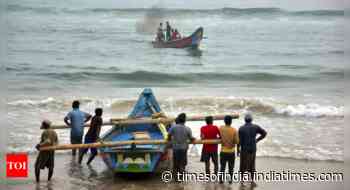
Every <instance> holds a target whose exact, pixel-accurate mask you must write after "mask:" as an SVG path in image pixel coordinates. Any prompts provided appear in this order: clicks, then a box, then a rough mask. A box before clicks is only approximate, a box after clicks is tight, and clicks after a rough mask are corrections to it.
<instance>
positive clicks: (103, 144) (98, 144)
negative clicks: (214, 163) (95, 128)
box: [40, 139, 221, 151]
mask: <svg viewBox="0 0 350 190" xmlns="http://www.w3.org/2000/svg"><path fill="white" fill-rule="evenodd" d="M167 143H169V142H168V141H167V140H129V141H115V142H96V143H90V144H61V145H56V146H46V147H41V148H40V151H49V150H69V149H80V148H102V147H115V146H121V145H131V144H135V145H145V144H167ZM189 144H221V140H220V139H215V140H194V141H193V142H189Z"/></svg>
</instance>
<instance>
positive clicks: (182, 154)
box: [179, 150, 187, 173]
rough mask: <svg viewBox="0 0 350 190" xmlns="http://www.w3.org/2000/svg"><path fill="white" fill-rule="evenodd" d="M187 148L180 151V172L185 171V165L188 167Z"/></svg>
mask: <svg viewBox="0 0 350 190" xmlns="http://www.w3.org/2000/svg"><path fill="white" fill-rule="evenodd" d="M186 152H187V151H186V150H181V151H180V163H179V170H180V173H184V172H185V167H186V156H187V155H186Z"/></svg>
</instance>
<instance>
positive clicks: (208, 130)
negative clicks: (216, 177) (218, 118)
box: [201, 116, 220, 174]
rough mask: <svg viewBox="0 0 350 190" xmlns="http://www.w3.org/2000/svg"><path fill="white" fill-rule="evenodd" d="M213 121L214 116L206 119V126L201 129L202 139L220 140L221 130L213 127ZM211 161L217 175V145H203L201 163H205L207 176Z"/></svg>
mask: <svg viewBox="0 0 350 190" xmlns="http://www.w3.org/2000/svg"><path fill="white" fill-rule="evenodd" d="M213 120H214V119H213V117H212V116H207V117H205V122H206V125H205V126H202V127H201V139H203V140H210V139H220V131H219V128H218V127H217V126H215V125H213ZM210 159H211V160H212V162H213V164H214V173H215V174H217V173H218V170H219V164H218V145H217V144H203V149H202V155H201V162H204V163H205V173H206V174H210Z"/></svg>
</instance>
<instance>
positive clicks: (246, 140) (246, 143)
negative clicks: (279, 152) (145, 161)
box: [169, 113, 267, 185]
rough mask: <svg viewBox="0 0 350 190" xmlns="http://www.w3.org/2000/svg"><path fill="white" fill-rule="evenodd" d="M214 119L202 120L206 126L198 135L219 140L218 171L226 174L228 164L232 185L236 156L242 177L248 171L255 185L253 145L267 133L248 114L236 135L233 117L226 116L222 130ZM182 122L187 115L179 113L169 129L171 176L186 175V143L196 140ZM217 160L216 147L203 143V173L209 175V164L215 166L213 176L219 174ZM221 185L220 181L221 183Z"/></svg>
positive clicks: (202, 137) (254, 148) (206, 138)
mask: <svg viewBox="0 0 350 190" xmlns="http://www.w3.org/2000/svg"><path fill="white" fill-rule="evenodd" d="M213 120H214V119H213V117H212V116H208V117H206V118H205V122H206V125H205V126H203V127H201V130H200V134H201V139H202V140H212V139H221V143H222V145H221V152H220V172H222V173H225V170H226V165H228V173H229V174H230V176H231V178H230V180H229V183H232V180H233V178H232V177H233V171H234V165H235V157H236V155H237V156H240V168H239V171H240V173H241V174H242V175H243V174H244V173H246V172H248V174H249V177H250V181H251V183H252V184H253V185H255V182H254V181H253V176H254V172H255V156H256V143H257V142H259V141H261V140H262V139H264V138H265V136H266V134H267V133H266V131H265V130H264V129H262V128H261V127H260V126H258V125H255V124H253V123H252V121H253V117H252V116H251V115H250V114H247V115H246V116H245V118H244V120H245V124H244V125H243V126H241V127H240V128H239V130H238V132H237V130H236V129H235V128H234V127H232V126H231V125H232V116H230V115H227V116H225V118H224V122H225V125H223V126H221V127H217V126H215V125H214V124H213ZM185 123H186V115H185V114H184V113H182V114H180V115H179V116H178V117H177V119H176V124H174V125H173V126H172V127H171V128H170V130H169V140H170V141H171V143H172V149H173V172H174V173H178V172H180V173H183V172H185V167H186V165H187V150H188V143H189V142H192V141H194V140H195V138H194V137H193V136H192V131H191V129H190V128H189V127H187V126H186V125H185ZM236 146H237V152H236ZM218 158H219V156H218V145H217V144H203V148H202V154H201V161H202V162H204V163H205V172H206V174H210V163H211V162H212V163H213V165H214V172H213V174H218V171H219V161H218V160H219V159H218ZM220 182H223V181H222V180H220Z"/></svg>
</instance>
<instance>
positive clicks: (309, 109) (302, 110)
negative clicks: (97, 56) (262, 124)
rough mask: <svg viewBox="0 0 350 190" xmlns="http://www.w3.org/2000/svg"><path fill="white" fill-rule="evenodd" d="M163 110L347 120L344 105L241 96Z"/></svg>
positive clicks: (51, 104)
mask: <svg viewBox="0 0 350 190" xmlns="http://www.w3.org/2000/svg"><path fill="white" fill-rule="evenodd" d="M72 101H73V99H72V100H67V99H55V98H52V97H49V98H46V99H43V100H17V101H12V102H9V103H8V106H11V107H16V108H17V107H20V108H23V107H24V108H30V109H35V108H37V107H38V108H46V109H48V110H50V109H52V110H53V111H55V110H57V109H60V110H66V109H67V108H69V107H70V105H71V102H72ZM80 101H81V102H82V104H83V105H85V106H86V107H88V108H91V109H89V110H93V109H92V108H94V107H103V108H105V109H111V110H112V111H113V112H114V111H117V112H123V114H125V112H128V111H130V110H131V109H132V106H133V105H134V103H135V100H125V99H103V100H97V99H93V98H88V97H86V98H81V99H80ZM159 102H160V104H161V107H162V108H163V110H164V111H165V112H166V113H168V112H169V113H175V114H176V113H180V112H188V113H193V114H197V113H203V112H206V113H208V114H218V113H227V112H230V113H231V112H234V111H237V112H241V113H244V112H247V111H249V112H254V113H259V114H267V115H269V114H275V115H280V116H286V117H311V118H319V117H344V106H339V105H320V104H316V103H307V104H289V103H286V102H279V101H276V100H274V99H271V98H239V97H222V98H217V97H213V98H210V97H207V98H183V99H174V100H173V99H161V100H160V101H159Z"/></svg>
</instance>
